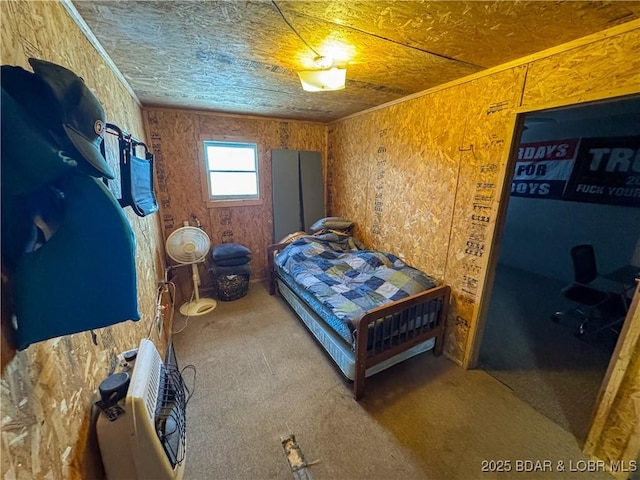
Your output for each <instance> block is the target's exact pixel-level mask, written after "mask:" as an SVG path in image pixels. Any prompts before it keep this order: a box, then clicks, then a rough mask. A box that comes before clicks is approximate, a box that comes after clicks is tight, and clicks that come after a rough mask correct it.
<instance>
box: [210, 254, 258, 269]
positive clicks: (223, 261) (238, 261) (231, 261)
mask: <svg viewBox="0 0 640 480" xmlns="http://www.w3.org/2000/svg"><path fill="white" fill-rule="evenodd" d="M250 261H251V257H250V256H249V255H243V256H241V257H233V258H220V259H218V260H214V261H213V263H215V264H216V265H217V266H219V267H236V266H238V265H245V264H247V263H249V262H250Z"/></svg>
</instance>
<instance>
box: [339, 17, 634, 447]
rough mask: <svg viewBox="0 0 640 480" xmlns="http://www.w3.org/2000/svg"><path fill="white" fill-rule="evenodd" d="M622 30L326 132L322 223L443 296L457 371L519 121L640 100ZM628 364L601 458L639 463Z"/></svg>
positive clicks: (468, 347)
mask: <svg viewBox="0 0 640 480" xmlns="http://www.w3.org/2000/svg"><path fill="white" fill-rule="evenodd" d="M630 25H631V26H630V27H625V28H621V29H618V30H616V31H613V30H612V31H611V33H609V34H602V35H596V36H593V37H591V38H589V39H586V40H583V41H579V42H574V43H572V44H570V45H568V46H567V47H559V48H557V49H554V50H553V51H549V52H545V53H544V54H540V55H538V56H534V57H530V58H527V59H523V60H522V61H520V62H512V63H511V64H509V65H508V66H504V67H502V68H496V69H493V70H492V71H491V72H488V73H486V74H483V75H476V76H473V77H470V78H468V79H464V80H461V81H458V82H454V83H452V84H450V85H448V86H446V85H445V86H443V87H441V88H437V89H434V90H432V91H427V92H425V93H424V94H422V95H420V96H416V97H414V98H411V99H407V100H406V101H404V102H402V103H395V104H393V105H389V106H387V107H385V108H381V109H376V110H373V111H370V112H367V113H364V114H361V115H357V116H353V117H349V118H346V119H344V120H342V121H338V122H336V123H334V124H332V125H330V130H329V147H328V161H329V163H328V184H329V195H328V199H329V213H330V214H331V215H344V216H347V217H350V218H352V219H354V220H355V221H356V222H357V224H358V228H357V234H358V235H359V236H360V237H361V238H362V239H363V241H364V242H365V243H366V244H367V245H368V246H372V247H381V248H385V249H387V248H388V249H389V250H391V251H392V252H394V253H397V254H400V255H404V256H405V258H406V259H407V260H408V261H409V263H412V264H414V265H415V266H417V267H419V268H423V269H425V270H426V271H427V272H431V273H432V274H433V275H434V276H436V277H437V278H438V279H439V280H442V281H444V282H446V283H448V284H450V285H451V286H452V290H453V297H452V308H451V312H450V316H449V319H448V324H447V334H446V337H447V339H446V343H445V352H446V353H447V355H448V356H449V357H451V358H452V359H453V360H455V361H456V362H458V363H459V364H461V365H466V364H467V363H468V362H469V361H470V359H471V360H472V358H473V355H474V345H473V344H472V339H473V338H474V335H475V333H476V330H478V329H481V328H482V326H481V325H479V314H480V311H481V308H482V307H483V303H482V302H483V301H484V300H486V299H485V296H484V294H485V280H486V278H487V275H488V261H489V258H490V256H491V254H492V253H493V252H492V251H491V250H492V245H493V242H494V235H495V227H496V220H497V218H496V214H497V213H498V209H499V206H500V202H501V201H502V200H503V198H504V199H505V200H506V198H507V197H502V196H503V195H504V193H503V192H504V190H503V186H504V182H505V178H507V177H508V175H509V174H508V172H507V164H508V158H509V149H510V145H511V142H512V136H513V131H514V126H515V121H516V115H517V113H518V112H519V111H523V109H527V110H535V109H543V108H549V107H551V106H559V105H570V104H575V103H579V102H583V101H587V100H600V99H606V98H610V97H612V96H614V95H624V94H630V93H638V92H640V78H639V76H638V75H639V74H638V72H640V23H638V22H634V23H633V24H630ZM507 191H508V189H507ZM363 207H364V208H363ZM487 301H488V300H487ZM633 321H634V322H637V321H640V319H639V318H638V316H637V315H636V317H634V320H633ZM634 355H635V356H634V360H632V361H631V363H630V365H631V367H630V368H629V369H628V370H627V371H626V373H625V377H624V379H623V381H622V387H621V388H620V390H619V392H618V398H617V399H616V403H615V405H616V408H617V410H616V411H615V413H614V414H612V415H610V416H609V417H608V419H607V424H606V425H605V426H604V428H603V432H605V434H606V435H609V436H611V439H610V440H611V441H604V442H603V443H602V445H606V451H604V450H602V449H601V450H599V451H598V452H595V453H597V454H598V455H599V457H600V458H606V459H612V460H617V459H622V458H631V455H636V454H637V447H634V448H635V450H634V449H633V448H632V449H631V451H630V450H629V446H628V445H629V444H630V443H633V442H632V441H631V440H630V439H631V437H632V436H634V435H635V436H637V433H634V432H633V428H631V427H629V425H638V424H640V409H638V407H637V405H638V402H637V398H636V397H637V388H638V379H637V375H638V373H637V364H638V356H639V355H640V352H639V351H638V349H637V348H636V350H635V354H634ZM634 428H635V427H634ZM635 436H634V437H633V438H636V437H635ZM625 448H626V449H627V450H626V451H625V450H624V449H625Z"/></svg>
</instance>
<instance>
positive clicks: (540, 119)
mask: <svg viewBox="0 0 640 480" xmlns="http://www.w3.org/2000/svg"><path fill="white" fill-rule="evenodd" d="M520 125H522V128H521V131H520V137H519V148H516V149H514V152H515V154H517V155H518V159H517V160H516V161H513V162H512V164H513V165H514V172H513V182H512V185H511V190H512V191H511V196H510V198H509V202H508V209H507V212H506V219H505V222H504V225H503V231H502V238H501V241H500V247H499V248H500V255H499V258H498V261H497V265H496V270H495V273H494V283H493V288H492V293H491V297H490V300H489V305H488V307H487V310H486V311H487V314H486V320H485V330H484V337H483V340H482V344H481V346H480V352H479V357H478V367H479V368H482V369H484V370H486V371H487V372H488V373H489V374H491V375H492V376H494V377H495V378H497V379H498V380H499V381H501V382H502V383H504V384H505V385H507V386H508V387H509V388H511V389H512V390H513V392H514V394H515V395H517V396H519V397H520V398H522V399H523V400H524V401H525V402H527V403H529V404H530V405H531V406H532V407H533V408H535V409H536V410H538V411H540V412H541V413H542V414H544V415H546V416H547V417H549V418H551V419H552V420H553V421H555V422H556V423H558V424H560V425H561V426H562V427H564V428H565V429H566V430H568V431H570V432H571V433H573V434H574V435H575V436H576V437H577V438H578V439H579V440H580V441H584V440H585V439H586V436H587V433H588V429H589V426H590V425H589V424H590V420H591V414H592V412H593V408H594V406H595V402H596V398H597V396H598V392H599V389H600V386H601V384H602V380H603V378H604V376H605V373H606V370H607V366H608V364H609V361H610V359H611V355H612V353H613V350H614V347H615V344H616V341H617V331H619V329H620V328H621V323H620V324H618V325H616V327H617V328H614V329H605V330H603V331H602V332H600V333H599V334H597V335H592V336H591V335H587V336H584V337H581V338H578V337H577V336H576V335H575V334H576V332H577V327H578V324H577V323H576V321H575V320H573V319H572V318H570V317H561V321H560V322H559V323H554V322H552V321H551V318H550V316H551V314H552V313H554V312H555V311H557V310H564V309H566V308H568V307H569V306H570V305H571V304H570V302H568V301H567V300H566V299H565V298H564V297H563V295H562V294H561V290H562V289H563V288H564V287H565V286H566V285H567V284H569V283H571V282H572V281H573V269H572V263H571V257H570V254H569V251H570V249H571V247H572V246H574V245H578V244H591V245H594V247H595V252H596V259H597V265H598V269H599V271H600V272H603V273H605V272H609V271H612V270H615V269H616V268H617V267H619V266H621V265H628V264H631V265H640V222H639V221H638V220H637V219H638V214H639V213H640V210H639V209H638V206H640V199H635V200H634V199H633V198H631V199H630V200H629V199H615V198H613V199H611V198H604V197H597V195H598V193H597V192H598V190H597V188H595V187H597V184H598V182H597V181H593V182H590V183H589V182H581V183H576V182H577V179H579V178H580V177H579V176H578V172H576V166H577V165H578V164H579V159H583V158H584V155H585V154H586V152H588V151H589V150H586V149H587V148H590V149H591V151H593V149H597V148H598V145H600V150H597V152H599V153H597V154H598V155H600V154H601V155H604V152H605V149H606V148H609V150H611V148H610V145H609V147H607V143H606V142H607V141H608V140H615V139H618V140H620V141H621V139H626V140H629V139H630V140H629V141H630V142H632V144H633V141H634V140H633V138H634V137H635V142H636V152H637V148H638V145H637V142H638V132H640V98H637V97H636V98H626V99H621V100H615V101H608V102H599V103H593V104H587V105H580V106H574V107H569V108H562V109H555V110H547V111H540V112H532V113H528V114H526V115H524V118H523V121H522V122H520ZM618 140H615V141H618ZM626 140H625V141H626ZM598 142H600V144H599V143H598ZM602 159H603V158H600V160H602ZM514 160H515V159H514ZM638 167H640V165H639V166H638ZM612 168H613V167H612ZM583 173H584V172H583ZM632 176H633V175H628V177H627V178H629V177H632ZM633 177H634V178H638V177H640V172H638V177H635V176H633ZM596 180H597V179H596ZM587 185H588V188H587ZM578 186H580V187H579V188H578ZM606 186H607V185H606V184H604V187H605V188H606ZM577 190H579V191H577ZM589 190H591V192H592V193H591V197H589V195H588V193H589ZM576 191H577V193H576ZM611 192H612V193H616V191H615V190H612V191H611ZM620 193H625V192H623V191H620ZM630 193H631V194H632V193H633V192H632V191H631V192H630ZM598 282H601V283H600V284H599V285H598V286H600V287H601V288H605V289H614V288H616V285H611V284H610V283H609V282H608V281H606V280H602V279H600V280H598ZM578 323H579V322H578ZM616 330H617V331H616Z"/></svg>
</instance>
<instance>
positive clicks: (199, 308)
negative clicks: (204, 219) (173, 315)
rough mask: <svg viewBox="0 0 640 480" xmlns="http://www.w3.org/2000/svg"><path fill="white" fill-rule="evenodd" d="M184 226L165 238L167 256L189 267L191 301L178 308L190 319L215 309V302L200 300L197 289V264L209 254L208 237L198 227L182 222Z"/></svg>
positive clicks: (208, 299)
mask: <svg viewBox="0 0 640 480" xmlns="http://www.w3.org/2000/svg"><path fill="white" fill-rule="evenodd" d="M184 224H185V226H184V227H180V228H178V229H177V230H175V231H174V232H172V233H171V235H169V237H168V238H167V243H166V249H167V255H169V257H171V258H172V259H173V260H174V261H176V262H178V263H179V264H181V265H191V271H192V276H191V278H192V279H193V299H192V300H191V301H189V302H187V303H185V304H184V305H182V306H181V307H180V313H181V314H183V315H185V316H188V317H192V316H195V315H204V314H206V313H209V312H210V311H211V310H213V309H214V308H216V305H217V303H216V301H215V300H213V299H211V298H200V293H199V292H198V287H199V285H200V275H199V274H198V263H200V262H203V261H204V259H205V258H206V256H207V252H209V245H210V243H209V236H208V235H207V234H206V232H205V231H204V230H202V229H200V228H198V227H191V226H189V222H184Z"/></svg>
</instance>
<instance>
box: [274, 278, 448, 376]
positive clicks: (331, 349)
mask: <svg viewBox="0 0 640 480" xmlns="http://www.w3.org/2000/svg"><path fill="white" fill-rule="evenodd" d="M293 285H295V283H294V284H293ZM278 289H279V291H280V294H281V295H282V297H283V298H284V299H285V300H286V301H287V303H288V304H289V305H290V306H291V308H293V310H294V311H295V312H296V313H297V314H298V317H300V319H301V320H302V322H303V323H304V324H305V325H306V327H307V328H308V329H309V331H310V332H311V333H312V334H313V336H314V337H315V339H316V340H317V341H318V342H319V343H320V344H321V345H322V347H323V348H324V350H325V351H326V352H327V353H328V354H329V356H330V357H331V358H332V359H333V361H334V362H335V364H336V365H337V366H338V368H339V369H340V371H341V372H342V374H343V375H344V376H345V377H347V378H348V379H349V380H351V381H353V380H354V378H355V353H354V351H353V349H352V348H351V346H350V345H349V343H348V342H347V341H346V340H345V339H344V338H342V336H341V335H339V334H338V333H337V332H336V331H335V330H334V329H333V328H332V327H331V326H329V325H328V324H327V323H326V322H325V321H324V320H323V319H322V318H320V317H319V316H318V315H317V314H316V313H315V311H314V310H313V309H312V308H311V307H310V306H309V305H307V304H306V303H305V301H302V300H301V299H300V298H299V297H298V296H297V295H296V294H295V293H294V292H293V291H292V289H290V288H289V286H288V285H287V284H285V283H284V282H283V281H282V280H281V279H278ZM435 342H436V339H435V338H430V339H428V340H426V341H424V342H422V343H419V344H417V345H415V346H414V347H412V348H410V349H409V350H405V351H404V352H402V353H400V354H398V355H395V356H394V357H391V358H389V359H387V360H385V361H384V362H381V363H378V364H377V365H374V366H372V367H370V368H368V369H367V370H366V372H365V377H369V376H371V375H374V374H376V373H378V372H380V371H382V370H385V369H387V368H389V367H391V366H393V365H395V364H396V363H400V362H402V361H404V360H406V359H408V358H411V357H413V356H415V355H418V354H420V353H423V352H427V351H429V350H431V349H432V348H433V347H434V346H435Z"/></svg>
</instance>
